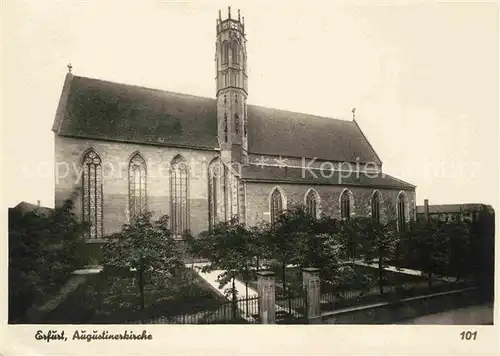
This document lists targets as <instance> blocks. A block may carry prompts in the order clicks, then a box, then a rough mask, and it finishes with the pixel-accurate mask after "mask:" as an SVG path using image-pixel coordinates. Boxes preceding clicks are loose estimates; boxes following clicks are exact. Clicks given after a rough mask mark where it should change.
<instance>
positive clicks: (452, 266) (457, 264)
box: [442, 222, 470, 281]
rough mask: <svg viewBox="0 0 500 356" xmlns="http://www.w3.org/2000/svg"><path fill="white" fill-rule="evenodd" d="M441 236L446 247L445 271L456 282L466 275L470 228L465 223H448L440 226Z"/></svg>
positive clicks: (468, 258) (468, 259)
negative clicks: (450, 273) (452, 275)
mask: <svg viewBox="0 0 500 356" xmlns="http://www.w3.org/2000/svg"><path fill="white" fill-rule="evenodd" d="M442 229H443V231H442V235H444V236H443V238H444V239H445V243H446V245H447V247H448V256H449V258H448V259H447V260H445V263H446V270H447V271H448V272H453V274H454V276H455V280H456V281H458V280H460V279H461V278H463V277H464V274H465V273H467V265H468V263H469V261H470V256H469V252H470V238H469V237H470V226H469V223H467V222H448V223H445V224H443V226H442Z"/></svg>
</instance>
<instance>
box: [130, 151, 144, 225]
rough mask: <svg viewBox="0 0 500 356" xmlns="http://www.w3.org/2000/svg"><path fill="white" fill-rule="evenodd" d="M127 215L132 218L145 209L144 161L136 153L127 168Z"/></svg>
mask: <svg viewBox="0 0 500 356" xmlns="http://www.w3.org/2000/svg"><path fill="white" fill-rule="evenodd" d="M128 177H129V192H128V196H129V215H130V220H133V219H134V218H135V217H136V216H137V215H138V214H140V213H142V212H144V211H145V210H146V209H147V197H146V161H145V160H144V158H143V157H142V156H141V155H140V154H139V153H136V154H135V155H134V156H133V157H132V159H131V160H130V164H129V170H128Z"/></svg>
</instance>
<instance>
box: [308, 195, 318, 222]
mask: <svg viewBox="0 0 500 356" xmlns="http://www.w3.org/2000/svg"><path fill="white" fill-rule="evenodd" d="M305 206H306V212H307V213H308V214H309V215H311V216H312V217H313V218H314V219H317V218H318V217H319V194H318V193H317V192H316V191H315V190H314V189H309V191H308V192H307V193H306V197H305Z"/></svg>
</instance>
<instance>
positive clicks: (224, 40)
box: [215, 7, 248, 164]
mask: <svg viewBox="0 0 500 356" xmlns="http://www.w3.org/2000/svg"><path fill="white" fill-rule="evenodd" d="M215 64H216V90H217V92H216V96H217V125H218V138H219V147H220V150H221V160H222V161H223V162H225V163H233V162H234V163H242V164H246V163H247V162H248V156H247V149H248V142H247V135H248V130H247V109H246V106H247V95H248V84H247V51H246V38H245V18H244V17H243V18H242V17H240V11H239V10H238V15H237V17H236V18H232V17H231V7H229V8H228V17H227V19H225V20H222V16H221V12H220V10H219V18H218V19H217V39H216V43H215Z"/></svg>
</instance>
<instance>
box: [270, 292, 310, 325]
mask: <svg viewBox="0 0 500 356" xmlns="http://www.w3.org/2000/svg"><path fill="white" fill-rule="evenodd" d="M275 298H276V300H275V301H276V323H277V324H306V323H307V319H308V318H307V314H308V300H307V289H306V288H303V289H301V290H296V291H293V292H292V291H291V292H288V293H286V294H278V295H276V297H275Z"/></svg>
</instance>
